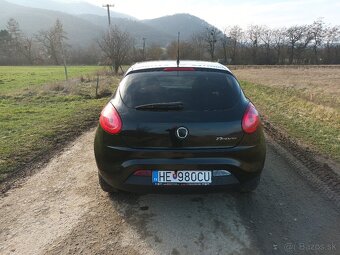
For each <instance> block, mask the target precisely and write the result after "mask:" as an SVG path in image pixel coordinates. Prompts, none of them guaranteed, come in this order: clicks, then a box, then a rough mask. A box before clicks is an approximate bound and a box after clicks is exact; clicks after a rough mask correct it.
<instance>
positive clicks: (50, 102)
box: [0, 66, 119, 181]
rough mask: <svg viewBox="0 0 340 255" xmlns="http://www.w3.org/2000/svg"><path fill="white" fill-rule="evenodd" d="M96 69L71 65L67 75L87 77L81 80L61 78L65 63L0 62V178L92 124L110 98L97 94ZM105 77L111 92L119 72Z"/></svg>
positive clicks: (117, 79) (2, 178)
mask: <svg viewBox="0 0 340 255" xmlns="http://www.w3.org/2000/svg"><path fill="white" fill-rule="evenodd" d="M4 70H7V71H8V73H7V71H6V73H4V72H3V71H4ZM98 70H99V68H98V67H84V66H81V67H71V68H70V69H69V71H70V76H71V77H80V76H84V75H85V76H86V77H87V78H88V79H89V81H87V82H86V83H82V82H80V79H76V80H75V79H73V81H69V82H65V81H62V80H63V79H64V77H63V67H0V74H1V77H6V80H5V83H3V84H0V181H3V180H4V179H6V177H7V176H9V175H10V174H11V173H13V172H15V171H17V170H18V169H20V168H21V167H22V166H25V165H26V164H27V163H29V162H32V160H33V161H34V160H36V159H38V158H39V157H41V156H42V155H43V154H44V153H46V152H48V151H50V150H53V149H54V148H55V147H56V146H58V144H60V143H63V142H65V141H67V140H69V139H70V138H72V137H74V136H75V135H77V134H79V133H80V132H82V131H83V130H84V129H86V128H88V127H89V126H91V125H93V123H94V121H96V120H97V119H98V116H99V113H100V111H101V109H102V107H103V106H104V105H105V103H106V101H107V100H108V98H102V99H96V98H95V93H94V91H95V84H96V82H95V81H94V77H95V75H94V73H95V72H96V71H98ZM28 73H35V74H34V75H32V76H28ZM0 79H1V78H0ZM2 79H3V78H2ZM102 79H103V80H104V78H102ZM105 79H106V80H105V82H106V83H108V84H104V85H105V86H106V89H107V90H110V91H112V92H113V90H115V87H116V86H117V84H118V81H119V78H117V77H106V78H105ZM56 81H59V82H58V83H55V82H56ZM101 83H103V81H101ZM30 86H31V87H30Z"/></svg>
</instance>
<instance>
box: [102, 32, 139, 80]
mask: <svg viewBox="0 0 340 255" xmlns="http://www.w3.org/2000/svg"><path fill="white" fill-rule="evenodd" d="M98 45H99V47H100V49H101V50H102V51H103V53H104V55H105V57H106V58H108V59H109V60H110V61H111V63H112V65H113V68H114V71H115V73H116V74H117V73H118V70H119V68H120V67H121V66H122V65H123V64H124V61H125V60H126V59H127V57H128V54H129V52H130V50H131V49H132V45H133V40H132V38H131V36H130V34H129V33H128V32H126V31H122V30H120V29H119V28H118V27H117V26H112V27H110V28H109V31H107V32H106V33H105V34H104V35H103V36H102V39H101V40H100V41H98Z"/></svg>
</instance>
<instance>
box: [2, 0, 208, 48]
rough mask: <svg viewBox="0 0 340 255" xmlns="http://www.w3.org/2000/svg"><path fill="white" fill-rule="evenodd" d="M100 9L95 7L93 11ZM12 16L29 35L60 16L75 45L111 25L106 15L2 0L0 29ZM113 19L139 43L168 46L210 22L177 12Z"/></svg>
mask: <svg viewBox="0 0 340 255" xmlns="http://www.w3.org/2000/svg"><path fill="white" fill-rule="evenodd" d="M11 1H15V2H34V5H37V6H39V7H42V6H45V7H46V8H47V3H48V6H49V5H51V6H50V7H51V8H54V9H56V8H57V7H58V6H59V7H58V8H62V9H63V11H68V12H70V11H71V10H72V8H69V7H70V5H69V4H64V5H63V4H60V3H57V4H55V2H54V1H43V0H36V1H24V0H11ZM31 5H33V3H31ZM81 5H82V6H83V11H86V6H87V4H86V3H85V4H83V3H82V4H81ZM62 6H63V7H62ZM90 6H92V5H90ZM95 8H98V9H99V10H97V11H98V12H100V11H102V9H101V8H99V7H95ZM97 11H96V9H94V12H97ZM123 16H124V15H123ZM10 18H14V19H16V20H17V21H18V22H19V24H20V28H21V30H22V31H23V32H24V33H25V34H27V35H34V34H37V33H38V32H39V31H40V30H46V29H48V28H50V27H51V26H52V25H53V24H54V23H55V21H56V19H60V21H61V22H62V24H63V25H64V29H65V31H66V32H67V33H68V38H69V43H70V44H71V45H73V46H74V47H77V46H87V45H89V44H91V43H93V42H95V41H96V40H97V39H98V38H100V37H101V35H102V34H103V32H104V31H105V30H106V29H107V27H108V24H107V16H106V15H104V16H100V15H96V14H77V15H75V14H74V15H72V14H68V13H65V12H60V11H53V10H46V9H41V8H32V7H27V6H21V5H16V4H13V3H9V2H8V1H5V0H0V29H5V28H6V24H7V21H8V20H9V19H10ZM111 22H112V24H113V25H117V26H119V27H120V28H121V29H124V30H126V31H128V32H129V33H130V34H131V35H132V36H133V37H134V38H135V40H136V45H137V47H138V45H140V46H141V45H142V38H143V37H145V38H147V40H146V42H147V45H151V44H159V45H160V46H166V45H168V44H169V43H170V42H171V41H173V40H176V38H177V32H181V39H182V40H188V39H190V38H191V36H192V34H193V33H195V32H202V31H204V29H205V28H206V27H208V26H210V25H209V24H208V23H207V22H205V21H204V20H202V19H200V18H197V17H195V16H192V15H190V14H176V15H172V16H165V17H161V18H157V19H150V20H142V21H139V20H136V19H130V18H117V17H112V19H111Z"/></svg>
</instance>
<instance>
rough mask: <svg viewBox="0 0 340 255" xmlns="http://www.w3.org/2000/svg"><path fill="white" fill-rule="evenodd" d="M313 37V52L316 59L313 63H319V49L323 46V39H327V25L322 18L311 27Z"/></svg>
mask: <svg viewBox="0 0 340 255" xmlns="http://www.w3.org/2000/svg"><path fill="white" fill-rule="evenodd" d="M310 32H311V36H312V37H313V52H314V59H313V63H314V64H318V63H319V57H318V48H319V47H320V46H321V45H322V42H323V39H324V37H325V23H324V22H323V20H322V18H319V19H317V20H316V21H314V22H313V24H312V25H311V27H310Z"/></svg>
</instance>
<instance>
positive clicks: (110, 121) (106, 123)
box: [99, 103, 122, 134]
mask: <svg viewBox="0 0 340 255" xmlns="http://www.w3.org/2000/svg"><path fill="white" fill-rule="evenodd" d="M99 123H100V125H101V127H102V128H103V129H104V130H105V131H106V132H108V133H109V134H117V133H119V132H120V131H121V129H122V120H121V119H120V117H119V114H118V112H117V110H116V109H115V108H114V107H113V105H112V104H111V103H108V104H107V105H106V106H105V107H104V109H103V110H102V113H101V114H100V118H99Z"/></svg>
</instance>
